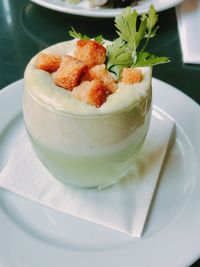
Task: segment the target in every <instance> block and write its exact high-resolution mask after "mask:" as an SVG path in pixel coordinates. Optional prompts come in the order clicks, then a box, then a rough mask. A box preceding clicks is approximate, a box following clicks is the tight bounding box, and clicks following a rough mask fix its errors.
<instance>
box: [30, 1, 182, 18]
mask: <svg viewBox="0 0 200 267" xmlns="http://www.w3.org/2000/svg"><path fill="white" fill-rule="evenodd" d="M31 1H32V2H34V3H36V4H38V5H41V6H43V7H47V8H50V9H53V10H56V11H60V12H64V13H69V14H74V15H81V16H87V17H102V18H103V17H104V18H106V17H107V18H112V17H115V16H116V15H117V14H119V13H120V12H121V10H122V8H108V7H107V8H106V7H98V8H90V7H89V1H88V0H81V1H80V3H79V4H69V3H68V2H67V0H66V1H65V0H31ZM182 1H183V0H139V2H138V4H137V6H136V7H135V8H136V9H137V10H138V12H139V13H140V14H141V13H146V12H147V11H148V9H149V6H150V4H154V6H155V8H156V10H157V11H162V10H165V9H168V8H171V7H174V6H176V5H178V4H179V3H181V2H182Z"/></svg>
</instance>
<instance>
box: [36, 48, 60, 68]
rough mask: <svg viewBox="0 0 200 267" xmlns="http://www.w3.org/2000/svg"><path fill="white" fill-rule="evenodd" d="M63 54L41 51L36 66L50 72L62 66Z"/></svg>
mask: <svg viewBox="0 0 200 267" xmlns="http://www.w3.org/2000/svg"><path fill="white" fill-rule="evenodd" d="M61 59H62V58H61V56H59V55H51V54H45V53H40V54H39V55H38V56H37V58H36V64H35V66H36V68H37V69H41V70H45V71H48V72H50V73H51V72H54V71H56V70H57V69H58V68H59V67H60V63H61Z"/></svg>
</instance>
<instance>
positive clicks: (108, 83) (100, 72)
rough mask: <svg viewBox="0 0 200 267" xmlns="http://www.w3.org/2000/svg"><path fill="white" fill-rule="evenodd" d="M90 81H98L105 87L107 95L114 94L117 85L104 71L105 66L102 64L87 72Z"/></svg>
mask: <svg viewBox="0 0 200 267" xmlns="http://www.w3.org/2000/svg"><path fill="white" fill-rule="evenodd" d="M89 74H90V79H91V80H93V79H98V80H100V81H101V82H102V83H103V85H104V86H105V88H106V90H107V92H108V94H112V93H114V92H116V90H117V85H116V83H115V81H114V79H113V77H112V75H111V73H110V72H109V71H107V70H106V66H105V65H104V64H102V65H97V66H95V67H93V68H92V69H90V70H89Z"/></svg>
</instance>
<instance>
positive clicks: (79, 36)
mask: <svg viewBox="0 0 200 267" xmlns="http://www.w3.org/2000/svg"><path fill="white" fill-rule="evenodd" d="M69 35H70V36H71V37H73V38H76V39H81V40H90V39H91V38H90V37H88V36H87V35H83V34H81V33H79V32H76V31H75V30H74V28H73V27H72V28H71V30H70V31H69ZM93 39H94V40H95V41H96V42H97V43H99V44H103V42H104V38H103V36H102V35H98V36H96V37H94V38H93Z"/></svg>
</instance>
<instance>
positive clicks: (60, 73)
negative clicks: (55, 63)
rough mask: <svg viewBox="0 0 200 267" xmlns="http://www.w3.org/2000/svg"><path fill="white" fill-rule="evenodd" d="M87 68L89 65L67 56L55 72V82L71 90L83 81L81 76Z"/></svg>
mask: <svg viewBox="0 0 200 267" xmlns="http://www.w3.org/2000/svg"><path fill="white" fill-rule="evenodd" d="M86 69H87V65H86V64H85V63H83V62H81V61H79V60H77V59H76V58H74V57H72V56H65V57H63V60H62V61H61V64H60V68H59V69H58V70H57V71H56V72H55V75H54V82H55V84H56V85H58V86H60V87H62V88H64V89H66V90H69V91H71V90H72V89H73V88H74V87H75V86H77V85H78V84H79V83H80V81H81V76H82V75H83V74H84V72H85V70H86Z"/></svg>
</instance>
